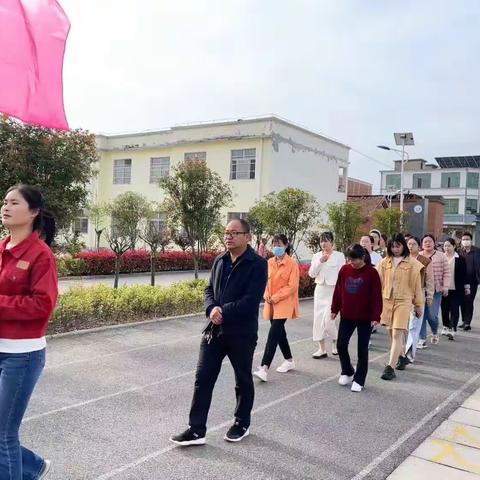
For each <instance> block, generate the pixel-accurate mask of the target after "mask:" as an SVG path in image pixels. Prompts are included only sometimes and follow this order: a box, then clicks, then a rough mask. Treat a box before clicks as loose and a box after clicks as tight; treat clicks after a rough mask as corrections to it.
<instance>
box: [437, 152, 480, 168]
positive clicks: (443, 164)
mask: <svg viewBox="0 0 480 480" xmlns="http://www.w3.org/2000/svg"><path fill="white" fill-rule="evenodd" d="M435 160H436V161H437V163H438V165H439V166H440V168H480V155H470V156H465V157H435Z"/></svg>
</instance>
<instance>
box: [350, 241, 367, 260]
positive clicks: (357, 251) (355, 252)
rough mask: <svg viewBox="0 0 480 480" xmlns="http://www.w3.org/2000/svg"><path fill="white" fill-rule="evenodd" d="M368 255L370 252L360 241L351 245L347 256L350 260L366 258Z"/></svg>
mask: <svg viewBox="0 0 480 480" xmlns="http://www.w3.org/2000/svg"><path fill="white" fill-rule="evenodd" d="M367 255H368V252H367V251H366V250H365V249H364V248H363V247H362V246H361V245H360V244H359V243H355V244H353V245H350V246H349V247H348V248H347V252H346V257H347V258H349V259H350V260H365V257H366V256H367ZM369 257H370V255H369Z"/></svg>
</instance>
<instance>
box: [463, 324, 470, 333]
mask: <svg viewBox="0 0 480 480" xmlns="http://www.w3.org/2000/svg"><path fill="white" fill-rule="evenodd" d="M463 329H464V330H465V331H466V332H468V331H470V330H471V329H472V327H471V326H470V325H465V326H464V327H463Z"/></svg>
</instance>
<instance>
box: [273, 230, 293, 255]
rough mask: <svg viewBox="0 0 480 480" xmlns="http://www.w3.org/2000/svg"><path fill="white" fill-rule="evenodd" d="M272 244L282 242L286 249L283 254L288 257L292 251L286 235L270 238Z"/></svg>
mask: <svg viewBox="0 0 480 480" xmlns="http://www.w3.org/2000/svg"><path fill="white" fill-rule="evenodd" d="M273 242H282V243H283V244H284V245H286V247H287V248H285V253H286V254H287V255H290V252H291V251H292V247H291V246H290V242H289V241H288V238H287V237H286V235H283V233H281V234H279V235H274V236H273V238H272V243H273Z"/></svg>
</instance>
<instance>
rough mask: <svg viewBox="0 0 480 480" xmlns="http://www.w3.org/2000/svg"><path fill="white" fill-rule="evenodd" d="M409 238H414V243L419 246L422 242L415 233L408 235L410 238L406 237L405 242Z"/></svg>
mask: <svg viewBox="0 0 480 480" xmlns="http://www.w3.org/2000/svg"><path fill="white" fill-rule="evenodd" d="M410 240H415V243H416V244H417V245H418V246H419V247H421V246H422V242H421V241H420V239H419V238H418V237H415V235H410V238H409V239H408V241H407V243H408V242H409V241H410Z"/></svg>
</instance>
